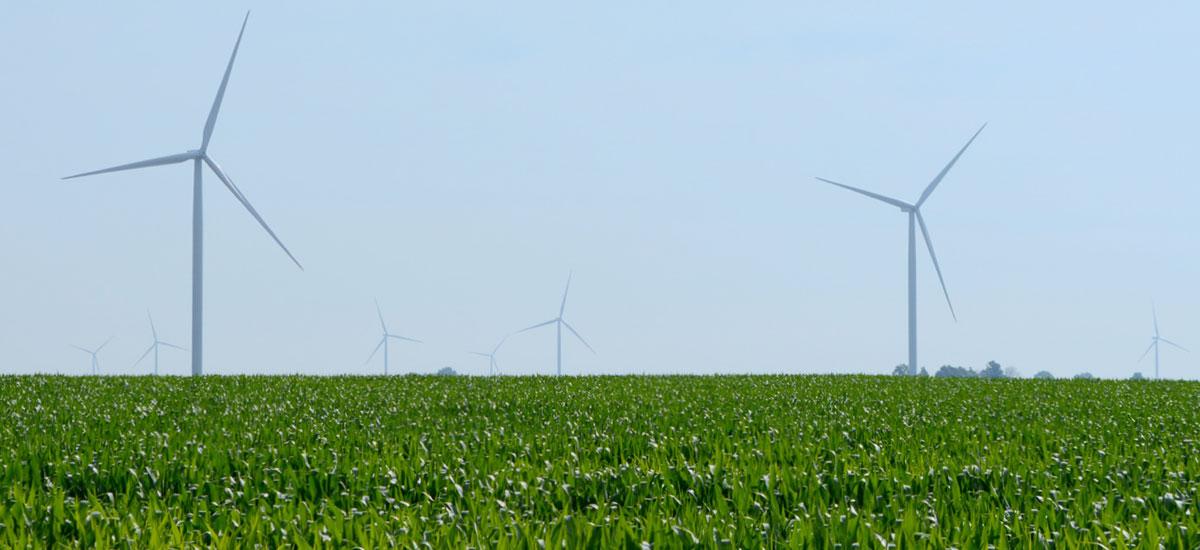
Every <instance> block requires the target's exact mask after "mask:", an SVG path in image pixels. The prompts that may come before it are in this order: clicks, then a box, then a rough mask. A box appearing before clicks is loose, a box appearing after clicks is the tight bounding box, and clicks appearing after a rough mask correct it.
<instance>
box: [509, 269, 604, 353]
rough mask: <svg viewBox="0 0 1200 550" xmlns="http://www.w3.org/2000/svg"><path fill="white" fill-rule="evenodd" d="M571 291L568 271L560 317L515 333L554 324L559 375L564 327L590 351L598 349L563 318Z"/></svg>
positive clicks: (559, 311) (559, 309)
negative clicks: (568, 294)
mask: <svg viewBox="0 0 1200 550" xmlns="http://www.w3.org/2000/svg"><path fill="white" fill-rule="evenodd" d="M570 291H571V274H570V273H568V274H567V288H566V289H565V290H563V297H562V304H561V305H559V306H558V317H555V318H553V319H551V320H549V321H546V322H544V323H538V324H536V325H533V326H531V327H527V328H523V329H521V330H518V331H517V332H516V333H514V334H520V333H522V332H526V331H530V330H533V329H535V328H541V327H544V326H546V325H554V328H555V330H556V332H557V348H556V349H557V363H556V364H557V370H556V372H557V373H558V376H562V329H563V327H567V330H569V331H571V334H574V335H575V337H576V338H578V339H579V341H580V342H583V345H585V346H587V349H588V350H589V351H591V352H592V353H593V354H595V353H596V350H594V349H592V345H591V344H589V343H587V340H584V339H583V336H580V335H579V331H577V330H575V327H573V326H571V324H570V323H568V322H567V321H566V320H565V319H563V311H564V310H566V309H567V293H568V292H570Z"/></svg>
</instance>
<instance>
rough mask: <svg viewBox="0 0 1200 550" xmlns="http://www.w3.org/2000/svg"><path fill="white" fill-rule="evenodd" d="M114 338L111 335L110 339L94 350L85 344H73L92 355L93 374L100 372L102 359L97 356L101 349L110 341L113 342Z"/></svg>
mask: <svg viewBox="0 0 1200 550" xmlns="http://www.w3.org/2000/svg"><path fill="white" fill-rule="evenodd" d="M112 339H113V337H112V336H109V337H108V340H105V341H104V343H103V344H100V347H98V348H96V349H94V350H92V349H87V348H85V347H83V346H71V347H73V348H75V349H77V350H79V351H82V352H84V353H86V354H88V355H91V356H92V376H96V375H98V374H100V359H99V358H98V357H96V356H97V355H98V354H99V353H100V350H102V349H104V346H107V345H108V343H109V342H112Z"/></svg>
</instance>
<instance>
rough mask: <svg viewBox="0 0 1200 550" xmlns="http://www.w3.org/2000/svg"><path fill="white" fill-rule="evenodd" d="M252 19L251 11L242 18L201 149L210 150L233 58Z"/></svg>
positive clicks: (205, 129)
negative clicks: (240, 28) (240, 27)
mask: <svg viewBox="0 0 1200 550" xmlns="http://www.w3.org/2000/svg"><path fill="white" fill-rule="evenodd" d="M249 21H250V12H246V18H245V19H243V20H242V30H240V31H238V37H237V42H234V43H233V53H232V54H230V55H229V65H226V66H225V76H223V77H221V86H220V87H219V88H217V97H216V99H214V100H213V104H212V109H211V110H209V111H208V120H207V121H205V122H204V140H203V141H202V142H201V143H200V150H201V151H207V150H208V141H209V140H210V139H212V133H213V127H215V126H216V125H217V113H218V112H220V111H221V100H223V99H225V87H226V86H228V85H229V74H230V73H232V72H233V60H234V59H237V53H238V48H239V47H240V46H241V45H242V35H243V34H245V32H246V23H248V22H249Z"/></svg>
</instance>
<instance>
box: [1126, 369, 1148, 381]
mask: <svg viewBox="0 0 1200 550" xmlns="http://www.w3.org/2000/svg"><path fill="white" fill-rule="evenodd" d="M1129 379H1130V380H1145V379H1146V377H1145V376H1142V373H1141V372H1140V371H1139V372H1135V373H1133V376H1132V377H1130V378H1129Z"/></svg>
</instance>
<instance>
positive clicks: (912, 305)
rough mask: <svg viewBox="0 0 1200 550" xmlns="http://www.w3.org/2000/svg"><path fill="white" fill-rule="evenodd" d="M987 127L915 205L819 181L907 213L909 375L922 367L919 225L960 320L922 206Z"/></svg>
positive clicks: (854, 188)
mask: <svg viewBox="0 0 1200 550" xmlns="http://www.w3.org/2000/svg"><path fill="white" fill-rule="evenodd" d="M986 127H987V124H984V125H983V126H980V127H979V130H977V131H976V132H975V135H973V136H971V139H970V140H968V141H967V144H966V145H963V147H962V149H960V150H959V151H958V154H956V155H954V158H952V159H950V163H949V164H947V165H946V167H945V168H942V171H941V172H939V173H938V175H937V176H936V177H934V178H933V181H931V182H929V185H928V186H926V187H925V191H924V192H923V193H921V196H920V198H918V199H917V202H915V203H907V202H904V201H902V200H900V199H894V198H892V197H887V196H884V195H880V194H878V193H872V192H870V191H865V190H863V189H859V188H857V187H851V186H849V185H843V184H841V183H838V182H836V181H831V180H827V179H825V178H817V179H818V180H820V181H823V182H825V183H829V184H833V185H836V186H838V187H841V188H842V189H847V190H849V191H853V192H855V193H858V194H861V195H865V196H867V197H870V198H872V199H875V200H878V201H881V202H884V203H887V204H890V205H892V206H895V207H896V208H899V209H900V211H901V212H904V213H905V214H907V215H908V369H909V371H910V372H916V371H917V370H918V369H920V364H919V363H917V227H918V226H920V228H921V236H922V237H924V239H925V247H926V248H928V249H929V257H930V259H932V260H933V269H934V270H935V271H936V272H937V276H938V282H939V283H941V285H942V293H943V294H945V295H946V305H947V306H949V308H950V315H951V316H952V317H953V318H954V320H955V321H957V320H958V315H956V314H955V313H954V304H952V303H950V291H948V290H946V280H945V279H944V278H943V277H942V268H941V266H940V265H938V260H937V254H936V253H934V251H933V240H932V239H931V238H930V237H929V229H928V228H927V227H926V226H925V218H924V217H923V216H921V206H923V205H924V204H925V201H926V200H929V196H930V195H932V194H933V191H934V190H935V189H937V186H938V184H939V183H941V182H942V179H943V178H945V177H946V174H947V173H948V172H949V171H950V169H951V168H953V167H954V164H955V163H956V162H958V159H959V157H961V156H962V154H963V153H964V152H966V150H967V147H970V146H971V143H972V142H974V141H975V138H977V137H979V133H980V132H982V131H983V129H984V128H986Z"/></svg>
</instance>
